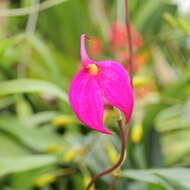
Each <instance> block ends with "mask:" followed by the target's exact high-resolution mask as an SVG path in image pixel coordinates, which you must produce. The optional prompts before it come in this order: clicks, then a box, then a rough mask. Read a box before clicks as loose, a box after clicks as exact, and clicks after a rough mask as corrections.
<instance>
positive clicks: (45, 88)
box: [0, 79, 68, 102]
mask: <svg viewBox="0 0 190 190" xmlns="http://www.w3.org/2000/svg"><path fill="white" fill-rule="evenodd" d="M0 89H1V91H0V96H6V95H10V94H18V93H34V92H38V93H48V94H51V95H54V96H57V97H59V98H60V99H62V100H64V101H66V102H68V98H67V94H66V93H65V92H64V91H63V90H62V89H61V88H59V87H57V86H56V85H54V84H53V83H50V82H47V81H43V80H37V79H15V80H8V81H4V82H1V83H0Z"/></svg>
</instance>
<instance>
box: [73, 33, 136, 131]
mask: <svg viewBox="0 0 190 190" xmlns="http://www.w3.org/2000/svg"><path fill="white" fill-rule="evenodd" d="M85 38H88V36H87V35H85V34H83V35H81V41H80V54H81V62H82V66H83V68H82V69H81V70H80V71H79V72H78V73H77V74H76V75H75V76H74V78H73V80H72V82H71V86H70V90H69V100H70V103H71V107H72V109H73V111H74V113H75V114H76V115H77V117H78V119H79V120H80V121H81V122H83V123H84V124H85V125H87V126H88V127H90V128H91V129H93V130H96V131H99V132H101V133H106V134H112V133H111V132H109V131H108V130H107V129H106V128H105V126H104V124H103V114H104V102H107V103H108V104H110V105H112V106H115V107H116V108H118V109H119V110H120V111H121V112H122V113H123V114H124V116H125V118H126V122H128V121H129V119H130V117H131V113H132V110H133V103H134V100H133V92H132V87H131V84H130V80H129V77H128V74H127V72H126V70H125V69H124V68H123V67H122V66H121V64H119V63H117V62H115V61H109V60H107V61H99V62H96V61H93V60H91V59H90V58H89V57H88V54H87V52H86V48H85Z"/></svg>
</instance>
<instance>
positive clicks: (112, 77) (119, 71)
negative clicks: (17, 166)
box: [96, 61, 134, 122]
mask: <svg viewBox="0 0 190 190" xmlns="http://www.w3.org/2000/svg"><path fill="white" fill-rule="evenodd" d="M97 66H98V67H99V70H100V73H99V74H98V75H97V77H96V78H97V81H98V84H99V87H100V89H101V92H102V94H103V96H104V98H105V99H106V101H107V102H108V103H109V104H111V105H112V106H115V107H117V108H118V109H119V110H120V111H122V112H123V113H124V115H125V118H126V122H128V121H129V119H130V117H131V114H132V110H133V103H134V100H133V93H132V87H131V84H130V80H129V77H128V74H127V72H126V71H125V69H124V68H123V67H122V66H121V65H120V64H119V63H117V62H114V61H102V62H98V63H97Z"/></svg>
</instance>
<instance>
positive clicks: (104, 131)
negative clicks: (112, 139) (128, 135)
mask: <svg viewBox="0 0 190 190" xmlns="http://www.w3.org/2000/svg"><path fill="white" fill-rule="evenodd" d="M94 130H96V131H98V132H100V133H104V134H107V135H112V134H113V133H112V132H110V131H108V130H98V129H94Z"/></svg>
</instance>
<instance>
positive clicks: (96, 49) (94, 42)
mask: <svg viewBox="0 0 190 190" xmlns="http://www.w3.org/2000/svg"><path fill="white" fill-rule="evenodd" d="M101 51H102V41H101V40H100V38H98V37H94V38H91V39H90V41H89V52H90V55H91V56H93V57H96V56H98V55H99V54H100V53H101Z"/></svg>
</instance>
